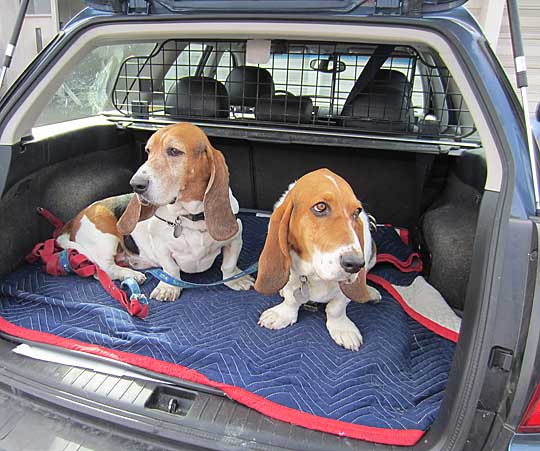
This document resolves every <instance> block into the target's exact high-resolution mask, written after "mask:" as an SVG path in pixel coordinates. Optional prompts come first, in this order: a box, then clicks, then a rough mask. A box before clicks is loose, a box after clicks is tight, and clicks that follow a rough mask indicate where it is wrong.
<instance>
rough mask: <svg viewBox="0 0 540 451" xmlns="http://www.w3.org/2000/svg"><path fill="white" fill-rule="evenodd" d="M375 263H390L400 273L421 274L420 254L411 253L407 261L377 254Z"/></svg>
mask: <svg viewBox="0 0 540 451" xmlns="http://www.w3.org/2000/svg"><path fill="white" fill-rule="evenodd" d="M377 263H391V264H392V265H394V266H395V267H396V268H397V269H399V270H400V271H401V272H422V268H423V265H422V259H421V258H420V254H418V253H417V252H413V253H412V254H411V255H409V257H408V258H407V260H405V261H403V260H400V259H399V258H397V257H396V256H395V255H392V254H377Z"/></svg>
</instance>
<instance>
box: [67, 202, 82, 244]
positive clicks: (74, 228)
mask: <svg viewBox="0 0 540 451" xmlns="http://www.w3.org/2000/svg"><path fill="white" fill-rule="evenodd" d="M83 216H84V210H83V211H81V212H80V213H79V214H78V215H77V216H75V217H74V218H73V219H72V220H71V221H69V222H68V224H70V223H71V230H70V233H69V239H70V240H71V241H75V236H76V235H77V232H78V231H79V229H80V227H81V220H82V217H83Z"/></svg>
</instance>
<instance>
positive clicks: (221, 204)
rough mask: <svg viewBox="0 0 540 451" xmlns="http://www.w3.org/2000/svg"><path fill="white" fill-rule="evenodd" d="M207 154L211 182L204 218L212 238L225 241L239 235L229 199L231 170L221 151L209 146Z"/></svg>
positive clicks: (207, 191) (207, 189)
mask: <svg viewBox="0 0 540 451" xmlns="http://www.w3.org/2000/svg"><path fill="white" fill-rule="evenodd" d="M206 152H207V155H208V162H209V164H210V180H209V181H208V186H207V187H206V192H205V194H204V218H205V221H206V227H208V233H210V235H211V236H212V238H214V240H216V241H225V240H228V239H229V238H232V237H233V236H234V235H236V234H237V233H238V223H237V222H236V217H235V216H234V213H233V211H232V209H231V201H230V199H229V169H228V168H227V164H226V163H225V158H224V157H223V154H222V153H221V152H220V151H219V150H217V149H214V148H213V147H212V146H211V145H208V146H207V148H206Z"/></svg>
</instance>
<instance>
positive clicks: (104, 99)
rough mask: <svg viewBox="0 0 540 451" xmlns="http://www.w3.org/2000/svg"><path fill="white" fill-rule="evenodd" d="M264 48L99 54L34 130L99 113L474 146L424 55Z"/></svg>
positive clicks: (157, 48)
mask: <svg viewBox="0 0 540 451" xmlns="http://www.w3.org/2000/svg"><path fill="white" fill-rule="evenodd" d="M263 44H264V42H263ZM266 45H267V47H268V49H267V51H266V53H264V52H263V53H262V54H260V55H258V56H257V58H258V61H256V62H251V61H250V60H253V57H252V55H250V53H249V51H247V49H248V48H249V43H248V41H246V40H238V41H215V40H212V41H209V40H197V41H191V40H177V39H171V40H167V41H164V42H161V43H153V44H151V43H147V44H131V45H121V46H120V45H118V46H114V45H112V46H107V47H102V48H98V49H96V50H94V51H93V52H92V53H91V54H90V55H89V56H88V58H87V60H88V61H87V64H86V63H85V64H81V65H80V66H79V67H78V68H77V69H76V70H75V71H74V73H73V74H71V76H70V77H69V78H68V79H67V80H66V81H65V82H64V84H63V85H62V87H61V89H60V90H59V92H57V93H56V95H55V96H54V97H53V98H52V100H51V102H50V104H49V106H48V108H47V111H45V112H44V113H43V114H42V116H41V118H40V121H39V124H43V123H51V120H52V118H55V119H58V118H60V119H63V118H64V119H65V118H66V117H67V116H71V118H75V116H77V117H83V116H84V115H91V114H103V113H105V114H107V115H109V116H110V117H121V118H131V119H137V120H139V121H145V120H148V121H151V120H167V121H168V120H192V121H198V122H215V123H226V124H236V125H238V126H250V127H254V126H257V125H259V126H260V125H263V126H265V127H268V126H279V127H295V128H296V129H298V128H300V127H301V128H303V129H317V130H326V131H328V132H329V133H347V134H354V133H358V134H365V133H370V134H379V135H380V134H384V135H385V136H389V135H400V136H409V137H414V138H427V139H430V140H432V139H444V140H446V141H454V142H458V141H459V142H464V141H471V142H478V136H477V133H476V127H475V125H474V123H473V121H472V118H471V115H470V114H469V111H468V108H467V105H466V102H465V99H464V98H463V96H462V94H461V93H460V91H459V89H458V86H457V84H456V83H455V81H454V79H453V78H452V76H451V74H450V72H449V71H448V69H447V68H446V67H445V66H444V64H443V63H442V60H441V59H440V58H439V57H438V55H437V54H434V53H433V52H430V51H429V49H416V48H412V47H409V46H401V45H397V44H396V45H375V44H359V43H328V42H312V41H306V42H300V41H284V40H274V41H272V42H266ZM257 58H255V59H257Z"/></svg>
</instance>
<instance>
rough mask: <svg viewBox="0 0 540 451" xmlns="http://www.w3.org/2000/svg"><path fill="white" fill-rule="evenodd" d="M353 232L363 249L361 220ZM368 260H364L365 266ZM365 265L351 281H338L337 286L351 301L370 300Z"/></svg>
mask: <svg viewBox="0 0 540 451" xmlns="http://www.w3.org/2000/svg"><path fill="white" fill-rule="evenodd" d="M354 232H355V233H356V236H357V237H358V240H359V241H360V246H362V250H364V249H365V247H364V225H363V222H361V221H358V222H357V223H356V224H355V225H354ZM368 263H369V262H366V266H367V264H368ZM366 266H364V267H363V268H362V269H361V270H360V272H359V273H358V276H357V277H356V279H355V280H354V282H352V283H345V282H340V283H339V287H340V288H341V291H342V292H343V294H344V295H345V296H347V297H348V298H349V299H350V300H351V301H355V302H362V303H363V302H368V301H370V300H371V299H370V295H369V291H368V289H367V280H366V277H367V270H366Z"/></svg>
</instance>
